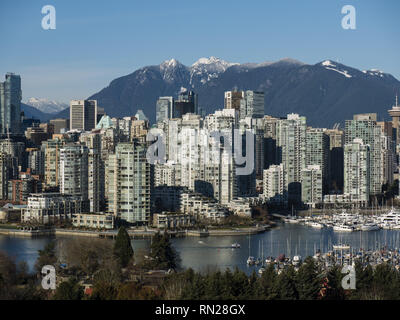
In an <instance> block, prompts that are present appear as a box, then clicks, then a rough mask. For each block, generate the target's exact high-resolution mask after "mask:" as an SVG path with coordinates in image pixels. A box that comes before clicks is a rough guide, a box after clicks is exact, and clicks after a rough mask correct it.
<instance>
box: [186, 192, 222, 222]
mask: <svg viewBox="0 0 400 320" xmlns="http://www.w3.org/2000/svg"><path fill="white" fill-rule="evenodd" d="M180 209H181V210H180V211H181V212H183V213H187V214H190V215H193V216H195V217H196V218H199V219H204V218H206V219H211V220H220V219H222V218H225V217H226V216H228V214H229V212H228V210H227V208H225V207H222V206H221V205H219V204H218V203H217V202H216V201H215V200H214V199H212V198H207V197H205V196H203V195H202V194H199V193H196V192H190V191H188V192H183V193H182V195H181V208H180Z"/></svg>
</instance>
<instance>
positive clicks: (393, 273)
mask: <svg viewBox="0 0 400 320" xmlns="http://www.w3.org/2000/svg"><path fill="white" fill-rule="evenodd" d="M373 285H374V287H375V290H376V291H377V292H381V295H382V298H383V299H388V300H393V299H399V297H400V295H399V274H398V271H397V270H396V269H394V268H393V267H392V266H391V265H389V264H386V263H382V264H379V265H377V266H376V268H375V271H374V280H373Z"/></svg>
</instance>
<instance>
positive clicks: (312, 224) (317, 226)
mask: <svg viewBox="0 0 400 320" xmlns="http://www.w3.org/2000/svg"><path fill="white" fill-rule="evenodd" d="M309 226H310V227H312V228H315V229H323V228H324V227H325V226H324V224H322V223H319V222H311V223H309Z"/></svg>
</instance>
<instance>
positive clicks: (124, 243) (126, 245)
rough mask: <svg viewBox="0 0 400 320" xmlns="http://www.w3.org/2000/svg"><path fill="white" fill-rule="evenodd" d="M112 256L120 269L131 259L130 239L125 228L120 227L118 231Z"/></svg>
mask: <svg viewBox="0 0 400 320" xmlns="http://www.w3.org/2000/svg"><path fill="white" fill-rule="evenodd" d="M114 256H115V257H116V258H117V259H118V262H119V264H120V266H121V267H122V268H125V267H126V266H127V265H128V263H129V261H130V260H131V259H132V257H133V249H132V244H131V238H130V237H129V234H128V232H127V231H126V229H125V227H121V228H119V230H118V234H117V239H116V240H115V244H114Z"/></svg>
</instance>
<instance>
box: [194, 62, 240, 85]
mask: <svg viewBox="0 0 400 320" xmlns="http://www.w3.org/2000/svg"><path fill="white" fill-rule="evenodd" d="M234 65H239V63H231V62H227V61H225V60H222V59H219V58H216V57H210V58H200V59H199V60H197V61H196V62H195V63H193V64H192V66H191V67H190V84H191V85H192V87H193V86H194V83H193V82H194V81H196V80H197V81H200V82H201V83H202V84H204V83H206V82H208V81H210V80H211V79H215V78H218V76H219V75H220V74H221V73H223V72H225V71H226V69H228V68H229V67H231V66H234Z"/></svg>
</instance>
